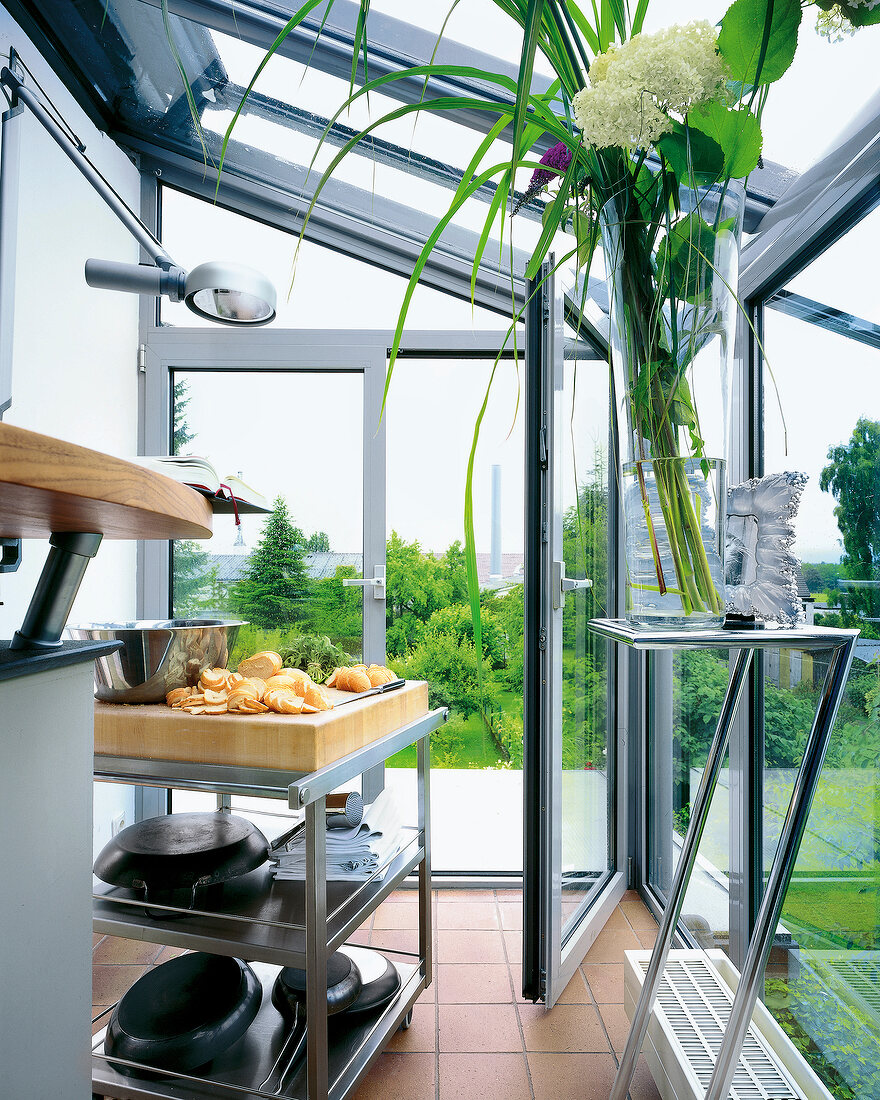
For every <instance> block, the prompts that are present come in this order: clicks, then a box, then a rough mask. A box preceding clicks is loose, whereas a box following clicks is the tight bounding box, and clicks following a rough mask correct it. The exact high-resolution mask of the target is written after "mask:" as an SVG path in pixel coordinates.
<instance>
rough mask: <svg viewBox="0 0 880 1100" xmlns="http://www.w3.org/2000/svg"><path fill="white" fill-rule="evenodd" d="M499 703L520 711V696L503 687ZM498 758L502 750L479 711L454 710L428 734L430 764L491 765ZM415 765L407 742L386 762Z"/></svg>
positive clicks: (391, 765)
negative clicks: (484, 723)
mask: <svg viewBox="0 0 880 1100" xmlns="http://www.w3.org/2000/svg"><path fill="white" fill-rule="evenodd" d="M501 705H502V706H503V708H504V709H505V710H508V711H511V712H513V713H516V712H519V713H520V714H521V713H522V696H521V695H518V694H516V693H515V692H511V691H503V692H501ZM500 759H501V753H500V752H499V751H498V748H497V746H496V745H495V743H494V742H493V740H492V738H491V737H490V736H489V734H488V733H487V732H486V727H485V726H484V725H483V720H482V719H481V718H480V716H479V715H478V714H472V715H470V717H468V718H462V716H461V715H460V714H453V716H452V717H451V718H450V719H449V721H448V722H447V723H446V724H445V725H444V726H441V728H440V729H439V730H437V731H436V732H435V733H433V734H432V735H431V766H432V767H434V768H494V767H497V765H498V762H499V760H500ZM415 766H416V747H415V745H409V746H408V747H407V748H405V749H403V750H402V751H401V752H399V753H397V755H396V756H392V757H391V758H390V759H389V760H388V761H387V763H386V767H389V768H414V767H415Z"/></svg>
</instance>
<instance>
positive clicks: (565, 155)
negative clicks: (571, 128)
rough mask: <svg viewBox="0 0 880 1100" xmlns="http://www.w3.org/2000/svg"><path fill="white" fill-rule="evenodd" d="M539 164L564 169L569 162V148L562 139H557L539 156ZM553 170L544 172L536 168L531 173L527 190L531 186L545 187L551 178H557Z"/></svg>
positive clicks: (562, 170)
mask: <svg viewBox="0 0 880 1100" xmlns="http://www.w3.org/2000/svg"><path fill="white" fill-rule="evenodd" d="M541 164H546V165H547V167H548V168H558V169H559V171H560V172H564V171H566V169H567V168H568V166H569V164H571V150H570V149H569V148H568V146H567V145H566V144H565V142H563V141H557V142H556V144H555V145H553V146H552V147H551V148H550V149H548V150H547V152H546V153H545V154H544V155H543V157H541ZM557 178H558V177H557V175H556V173H555V172H545V171H544V170H543V169H541V168H536V169H535V171H534V172H533V173H532V180H531V183H530V184H529V186H528V190H529V191H531V190H532V189H533V188H539V187H546V186H547V184H548V183H549V182H550V180H552V179H557Z"/></svg>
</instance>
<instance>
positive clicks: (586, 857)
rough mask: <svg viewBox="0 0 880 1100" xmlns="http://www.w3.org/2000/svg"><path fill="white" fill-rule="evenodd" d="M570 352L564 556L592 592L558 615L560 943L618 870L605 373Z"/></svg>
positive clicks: (572, 596)
mask: <svg viewBox="0 0 880 1100" xmlns="http://www.w3.org/2000/svg"><path fill="white" fill-rule="evenodd" d="M579 348H580V345H579V344H577V343H575V342H570V343H568V344H567V345H566V355H565V361H564V378H563V391H562V401H561V408H562V424H561V425H559V427H560V428H561V430H562V433H563V440H562V455H563V470H564V475H563V482H562V502H561V503H562V558H563V561H564V562H565V575H566V576H567V577H570V578H572V579H574V580H581V579H584V578H589V579H590V580H591V581H592V582H593V583H592V587H591V588H586V589H575V590H574V591H572V592H569V593H568V594H567V595H566V596H565V606H564V609H563V616H562V786H561V798H562V941H563V945H564V943H565V940H566V938H567V937H568V936H569V935H571V934H573V933H574V931H575V929H576V928H577V926H578V923H579V920H580V917H581V915H582V913H583V911H584V909H585V908H587V907H588V906H589V905H590V904H591V903H592V902H593V900H594V899H595V897H596V896H597V895H598V893H599V891H600V890H601V887H602V884H603V883H604V882H605V880H606V878H607V875H608V873H609V872H610V871H612V870H613V869H614V863H615V859H614V835H615V823H614V804H613V798H614V790H615V784H614V769H615V766H616V759H615V752H614V745H613V742H612V740H611V739H610V738H609V736H608V715H609V713H611V711H610V708H609V698H608V692H609V685H608V650H609V645H610V643H607V642H606V641H605V640H604V639H601V638H599V637H597V636H596V635H595V634H593V633H591V632H590V630H589V629H588V625H587V624H588V623H589V621H590V619H592V618H607V617H608V615H609V591H608V538H609V533H608V478H609V459H608V407H609V406H608V368H607V364H606V363H605V362H604V361H603V360H597V359H593V358H579V357H578V356H579V354H580V352H582V350H583V349H582V348H581V349H580V352H579V350H578V349H579Z"/></svg>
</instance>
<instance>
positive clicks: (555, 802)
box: [523, 264, 625, 1007]
mask: <svg viewBox="0 0 880 1100" xmlns="http://www.w3.org/2000/svg"><path fill="white" fill-rule="evenodd" d="M542 280H543V282H542ZM553 285H554V277H553V273H552V264H546V265H545V267H544V269H543V270H542V272H541V276H540V278H539V279H538V280H536V281H535V283H533V284H531V285H530V287H529V293H530V295H531V297H530V302H529V307H528V312H527V325H526V371H527V386H526V390H527V410H526V477H525V484H526V560H525V587H526V597H525V614H526V623H525V634H526V648H525V737H524V741H525V751H524V771H525V803H526V805H525V828H526V845H525V858H526V868H525V877H524V893H525V897H524V909H525V912H524V918H525V919H524V931H525V935H524V940H523V955H524V958H523V964H524V966H523V994H524V996H527V997H531V998H533V999H536V1000H537V999H542V1000H544V1002H545V1003H546V1004H547V1006H548V1007H550V1006H551V1005H553V1004H554V1003H555V1002H556V1000H557V999H558V998H559V996H560V994H561V993H562V991H563V990H564V989H565V986H566V985H567V984H568V982H569V980H570V979H571V977H572V976H573V974H574V972H575V970H576V969H577V966H578V964H579V963H580V961H581V959H582V958H583V956H584V954H585V953H586V951H587V949H588V947H589V945H590V944H591V943H592V941H593V940H594V939H595V937H596V936H597V935H598V932H599V931H600V929H601V928H602V925H603V924H604V923H605V920H606V919H607V917H608V915H609V914H610V912H611V911H612V909H613V908H614V906H615V905H616V904H617V902H618V901H619V900H620V897H621V895H622V894H623V891H624V889H625V880H624V876H623V875H622V874H619V873H617V870H616V867H617V857H616V838H615V828H614V825H615V813H614V806H615V790H616V784H615V751H614V747H615V746H614V739H613V738H612V737H610V736H609V733H608V731H609V729H612V728H613V725H612V722H611V717H610V716H611V712H612V708H611V706H610V703H611V702H612V691H611V685H612V683H613V675H612V670H611V669H610V666H609V658H610V657H611V654H610V653H609V647H607V646H606V643H605V642H604V641H602V640H600V639H598V638H596V637H595V636H594V635H593V634H591V633H590V631H589V628H588V623H589V621H590V619H592V618H595V617H600V616H605V615H607V614H611V613H612V611H611V608H610V607H609V603H608V598H609V597H608V592H609V586H608V561H609V553H608V547H609V542H610V538H609V523H608V520H609V507H608V505H609V473H608V471H609V469H612V468H613V462H610V461H609V432H608V409H609V395H608V367H607V362H606V360H605V359H604V358H601V357H599V355H598V353H597V352H596V351H594V350H593V348H592V347H591V345H589V344H588V343H586V342H585V341H583V340H579V339H577V335H576V333H575V332H574V331H573V330H572V329H571V328H569V327H568V324H567V322H566V320H565V316H566V314H565V307H564V301H563V299H562V296H561V295H558V296H557V295H556V294H555V293H554V289H553Z"/></svg>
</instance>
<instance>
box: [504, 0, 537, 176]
mask: <svg viewBox="0 0 880 1100" xmlns="http://www.w3.org/2000/svg"><path fill="white" fill-rule="evenodd" d="M528 4H529V6H528V9H527V11H526V18H525V25H524V28H523V45H522V55H521V57H520V62H519V72H518V73H517V78H516V83H517V89H516V105H515V106H514V109H513V153H512V156H511V162H512V163H511V176H510V187H511V192H512V191H513V187H514V182H515V179H514V177H515V171H514V170H513V162H515V161H516V159H517V153H518V150H519V139H520V135H521V134H522V131H523V127H524V126H525V117H526V106H527V105H528V102H529V93H530V91H531V87H532V74H533V73H534V70H535V51H536V50H537V48H538V38H539V36H540V33H541V24H542V21H543V15H544V0H528Z"/></svg>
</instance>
